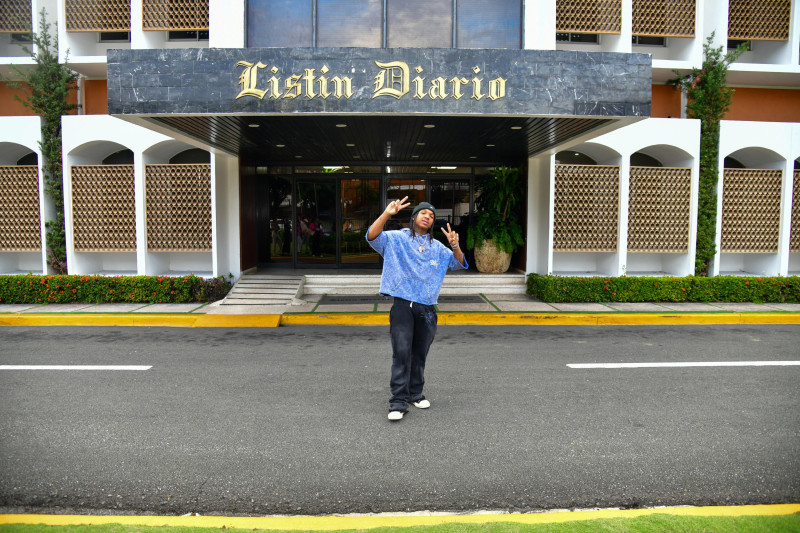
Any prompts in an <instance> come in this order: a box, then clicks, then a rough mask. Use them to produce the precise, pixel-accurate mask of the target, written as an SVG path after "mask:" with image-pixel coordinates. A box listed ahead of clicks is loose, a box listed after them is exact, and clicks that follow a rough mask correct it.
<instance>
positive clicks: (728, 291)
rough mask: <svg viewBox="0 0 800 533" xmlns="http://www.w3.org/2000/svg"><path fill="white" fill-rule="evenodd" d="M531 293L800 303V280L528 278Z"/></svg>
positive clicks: (559, 298)
mask: <svg viewBox="0 0 800 533" xmlns="http://www.w3.org/2000/svg"><path fill="white" fill-rule="evenodd" d="M527 292H528V294H530V295H531V296H534V297H535V298H538V299H539V300H542V301H543V302H553V303H566V302H758V303H762V302H789V303H800V277H798V276H790V277H780V276H777V277H760V278H759V277H734V276H716V277H711V278H709V277H704V276H699V277H696V276H688V277H684V278H676V277H624V276H623V277H620V278H616V277H599V276H598V277H566V276H540V275H538V274H530V275H529V276H528V291H527Z"/></svg>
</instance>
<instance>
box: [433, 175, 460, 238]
mask: <svg viewBox="0 0 800 533" xmlns="http://www.w3.org/2000/svg"><path fill="white" fill-rule="evenodd" d="M430 198H431V203H432V204H433V205H435V206H436V222H435V224H434V238H436V239H439V240H440V241H442V243H443V244H447V242H446V241H447V239H446V238H445V236H444V232H442V230H441V228H446V227H447V224H450V229H454V230H456V232H458V239H459V241H460V242H461V243H462V246H463V247H464V249H466V242H467V229H468V227H469V179H456V180H447V181H438V180H436V181H434V180H431V182H430Z"/></svg>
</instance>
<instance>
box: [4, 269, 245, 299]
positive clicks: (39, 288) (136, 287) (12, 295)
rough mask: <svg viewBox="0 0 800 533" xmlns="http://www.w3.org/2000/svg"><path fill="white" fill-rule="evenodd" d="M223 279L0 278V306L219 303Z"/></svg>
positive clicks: (227, 286)
mask: <svg viewBox="0 0 800 533" xmlns="http://www.w3.org/2000/svg"><path fill="white" fill-rule="evenodd" d="M230 289H231V284H230V282H229V281H228V280H227V279H225V278H224V277H221V276H220V277H217V278H211V279H203V278H200V277H198V276H195V275H190V276H180V277H168V276H74V275H73V276H70V275H57V276H41V275H32V274H29V275H23V276H0V303H3V304H30V303H120V302H129V303H188V302H213V301H215V300H220V299H222V298H224V297H225V295H226V294H227V293H228V291H230Z"/></svg>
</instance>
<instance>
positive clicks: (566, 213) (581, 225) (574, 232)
mask: <svg viewBox="0 0 800 533" xmlns="http://www.w3.org/2000/svg"><path fill="white" fill-rule="evenodd" d="M555 182H556V183H555V220H554V228H553V250H554V251H557V252H615V251H616V250H617V230H618V227H619V222H618V221H619V167H618V166H603V165H556V179H555Z"/></svg>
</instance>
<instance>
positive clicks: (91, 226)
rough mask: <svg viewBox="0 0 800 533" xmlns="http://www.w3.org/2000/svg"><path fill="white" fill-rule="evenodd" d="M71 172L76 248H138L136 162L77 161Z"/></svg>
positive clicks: (112, 249)
mask: <svg viewBox="0 0 800 533" xmlns="http://www.w3.org/2000/svg"><path fill="white" fill-rule="evenodd" d="M71 174H72V216H73V224H74V229H73V235H74V242H75V251H77V252H112V251H113V252H133V251H136V206H135V199H134V198H135V196H134V178H133V165H76V166H73V167H72V169H71Z"/></svg>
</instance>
